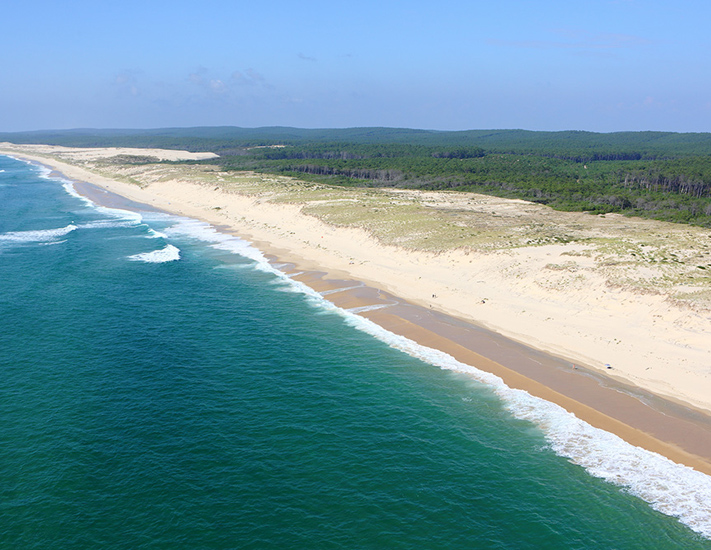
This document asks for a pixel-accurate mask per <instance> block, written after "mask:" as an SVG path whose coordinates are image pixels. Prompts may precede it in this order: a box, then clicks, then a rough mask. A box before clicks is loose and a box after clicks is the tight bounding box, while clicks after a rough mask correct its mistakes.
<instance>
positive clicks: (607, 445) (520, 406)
mask: <svg viewBox="0 0 711 550" xmlns="http://www.w3.org/2000/svg"><path fill="white" fill-rule="evenodd" d="M341 314H342V315H343V316H344V317H345V318H346V321H347V322H348V324H350V325H351V326H353V327H354V328H356V329H358V330H362V331H363V332H366V333H368V334H370V335H371V336H374V337H375V338H377V339H378V340H380V341H382V342H384V343H386V344H388V345H389V346H391V347H393V348H395V349H399V350H401V351H403V352H405V353H407V354H408V355H411V356H413V357H417V358H418V359H421V360H423V361H425V362H427V363H429V364H431V365H434V366H437V367H440V368H441V369H445V370H452V371H457V372H463V373H467V374H468V375H470V376H472V377H473V378H475V379H476V380H478V381H479V382H482V383H484V384H485V385H487V386H489V387H490V388H491V389H493V391H494V392H495V393H496V394H497V395H498V396H499V397H500V398H501V399H502V401H503V402H504V404H505V406H506V408H507V410H508V411H509V412H510V413H511V414H512V415H513V416H514V417H516V418H519V419H522V420H527V421H529V422H531V423H533V424H535V425H536V426H538V427H539V428H540V429H541V430H542V431H543V433H544V436H545V438H546V440H547V441H548V444H549V445H550V448H551V450H553V452H555V453H556V454H557V455H559V456H562V457H565V458H567V459H569V460H570V461H571V462H573V463H574V464H577V465H579V466H582V467H583V468H585V470H586V471H587V472H588V473H589V474H590V475H592V476H594V477H598V478H601V479H604V480H605V481H608V482H610V483H613V484H615V485H618V486H621V487H624V488H625V489H626V490H628V491H629V492H630V493H631V494H633V495H635V496H637V497H639V498H641V499H642V500H644V501H645V502H647V503H649V504H650V505H651V506H652V508H654V509H655V510H657V511H659V512H661V513H663V514H666V515H668V516H673V517H676V518H678V519H679V520H680V521H681V522H682V523H684V524H686V525H687V526H688V527H690V528H691V529H692V530H694V531H696V532H697V533H700V534H701V535H703V536H704V537H706V538H711V477H709V476H707V475H706V474H703V473H701V472H698V471H696V470H694V469H693V468H690V467H688V466H684V465H681V464H677V463H675V462H673V461H671V460H669V459H668V458H666V457H664V456H662V455H660V454H657V453H654V452H652V451H647V450H645V449H642V448H640V447H635V446H634V445H631V444H630V443H627V442H626V441H624V440H623V439H622V438H620V437H618V436H616V435H614V434H612V433H609V432H606V431H604V430H601V429H599V428H595V427H593V426H591V425H590V424H588V423H587V422H584V421H583V420H580V419H579V418H578V417H576V416H575V415H574V414H572V413H570V412H568V411H566V410H565V409H564V408H562V407H560V406H559V405H556V404H555V403H551V402H549V401H546V400H544V399H541V398H539V397H534V396H532V395H531V394H529V393H528V392H526V391H524V390H517V389H513V388H510V387H508V386H507V385H506V384H505V383H504V381H503V380H502V379H501V378H499V377H498V376H496V375H493V374H490V373H487V372H484V371H481V370H479V369H477V368H476V367H473V366H471V365H467V364H464V363H461V362H459V361H457V360H456V359H455V358H454V357H452V356H451V355H448V354H446V353H444V352H441V351H438V350H435V349H432V348H427V347H425V346H421V345H420V344H417V343H416V342H414V341H412V340H409V339H408V338H405V337H404V336H399V335H397V334H394V333H392V332H389V331H387V330H385V329H384V328H382V327H380V326H379V325H377V324H375V323H373V322H372V321H370V320H368V319H365V318H363V317H360V316H358V315H353V314H351V313H349V312H347V311H342V313H341Z"/></svg>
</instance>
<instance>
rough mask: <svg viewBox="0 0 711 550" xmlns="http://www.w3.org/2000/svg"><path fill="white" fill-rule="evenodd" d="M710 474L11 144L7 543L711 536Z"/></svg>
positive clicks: (4, 221) (613, 544)
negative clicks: (58, 173) (592, 423)
mask: <svg viewBox="0 0 711 550" xmlns="http://www.w3.org/2000/svg"><path fill="white" fill-rule="evenodd" d="M709 480H710V478H709V477H708V476H704V475H702V474H698V473H696V472H694V471H692V470H690V469H688V468H685V467H680V466H676V465H674V464H672V463H671V462H669V461H667V460H666V459H664V458H662V457H659V456H657V455H653V454H651V453H648V452H646V451H641V450H639V449H636V448H634V447H631V446H629V445H627V444H625V443H623V442H621V441H620V440H619V439H617V438H616V437H614V436H611V435H609V434H605V433H604V432H600V431H599V430H594V429H592V428H590V427H589V426H587V425H585V424H583V423H582V422H580V421H578V420H577V419H575V418H574V417H572V415H569V414H567V413H565V412H563V411H562V410H561V409H559V408H558V407H556V406H554V405H551V404H547V403H546V402H544V401H541V400H538V399H535V398H532V397H530V396H528V394H525V393H524V392H520V391H514V390H509V389H508V388H506V387H505V386H504V385H503V384H502V383H501V382H500V381H499V380H498V379H496V378H495V377H493V376H490V375H486V374H484V373H480V372H479V371H476V370H475V369H473V368H468V367H466V366H464V365H461V364H458V363H457V362H456V361H454V360H453V359H451V358H449V357H447V356H445V355H443V354H441V353H437V352H434V351H432V350H428V349H426V348H422V347H419V346H417V345H415V344H413V343H412V342H409V341H407V340H405V339H404V338H400V337H396V336H394V335H391V334H389V333H387V332H386V331H384V330H382V329H379V328H378V327H376V326H374V325H372V324H371V323H370V322H368V321H366V320H364V319H362V318H360V317H358V316H357V315H355V314H353V313H351V312H347V311H341V310H338V309H336V308H335V307H334V306H331V305H330V304H329V303H328V302H326V301H325V300H323V298H322V297H321V296H319V295H318V294H316V293H315V292H313V291H310V290H309V289H307V288H305V287H303V286H301V285H300V284H299V283H296V282H294V281H292V280H290V279H289V278H288V277H286V276H285V275H283V274H281V273H280V272H278V271H277V270H275V269H274V268H273V267H272V266H271V265H270V264H269V263H268V262H267V261H266V260H265V259H264V257H263V256H262V254H261V253H260V252H259V251H258V250H256V249H254V248H253V247H251V246H250V245H249V244H248V243H246V242H244V241H242V240H240V239H238V238H236V237H232V236H229V235H224V234H220V233H218V232H217V231H215V229H213V228H212V227H210V226H209V225H207V224H205V223H202V222H199V221H196V220H190V219H186V218H180V217H177V216H172V215H168V214H164V213H158V212H150V211H129V210H118V209H110V208H104V207H100V206H98V205H95V204H93V203H91V202H89V201H88V200H86V199H84V198H82V197H80V196H78V195H77V194H76V192H75V191H74V189H73V187H72V185H71V184H70V183H69V182H67V181H64V180H62V179H60V178H56V177H52V176H51V175H50V174H49V171H48V170H46V169H43V168H40V167H37V166H32V165H29V164H27V163H25V162H22V161H19V160H16V159H12V158H9V157H0V548H2V549H13V550H14V549H23V550H24V549H42V550H47V549H63V550H67V549H84V548H85V549H92V550H94V549H114V548H116V549H123V548H125V549H171V550H174V549H191V550H192V549H227V548H230V549H232V548H234V549H242V548H249V549H277V548H278V549H292V548H293V549H341V548H345V549H376V548H377V549H439V548H446V549H449V550H455V549H460V548H461V549H465V548H466V549H478V548H482V549H483V548H486V549H489V548H491V549H494V548H497V549H528V548H531V549H557V548H560V549H586V550H589V549H605V550H609V549H614V548H617V549H634V548H639V549H645V550H649V549H671V548H711V540H709V539H708V538H706V537H711V482H710V481H709ZM674 516H678V517H674Z"/></svg>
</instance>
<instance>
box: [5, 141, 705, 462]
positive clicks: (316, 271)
mask: <svg viewBox="0 0 711 550" xmlns="http://www.w3.org/2000/svg"><path fill="white" fill-rule="evenodd" d="M5 154H11V155H12V156H16V157H22V158H25V159H28V160H32V161H34V162H38V163H40V164H42V165H44V166H48V167H50V168H51V169H54V170H58V171H60V172H61V173H62V175H63V176H64V177H66V178H67V179H69V180H75V181H77V182H82V181H84V182H87V183H88V184H90V185H92V186H97V188H98V189H104V190H106V191H108V192H110V193H114V194H116V195H117V196H119V197H121V198H125V199H128V200H130V201H135V202H136V203H139V204H145V205H147V206H148V207H152V208H156V209H159V210H165V211H167V212H171V213H174V214H179V215H184V216H188V217H192V218H197V219H201V220H203V221H206V222H208V223H210V224H212V225H214V226H216V227H218V228H219V229H221V230H226V231H227V232H230V233H233V234H235V235H237V236H240V237H242V238H245V239H247V240H249V241H250V242H251V243H252V244H253V245H254V246H255V247H256V248H258V249H259V250H261V251H262V252H263V253H265V254H267V255H269V256H271V257H272V258H271V261H272V264H275V263H278V264H292V265H293V268H291V271H292V272H293V271H298V272H301V274H300V275H293V274H292V278H294V279H296V280H299V281H301V282H303V283H304V284H307V285H308V286H310V287H311V288H313V289H315V290H316V291H319V292H323V291H324V290H325V291H335V292H332V293H330V294H328V295H326V296H324V297H325V298H326V299H327V300H329V301H331V302H333V303H334V304H335V305H337V306H338V307H344V308H353V307H363V306H368V305H372V304H374V303H379V302H378V301H380V302H381V303H382V302H383V301H385V302H388V303H390V304H391V305H390V306H389V307H387V308H383V309H374V310H370V311H362V312H360V315H361V316H363V317H365V318H368V319H370V320H372V321H373V322H375V323H376V324H378V325H380V326H381V327H383V328H385V329H386V330H389V331H391V332H394V333H395V334H400V335H402V336H405V337H407V338H410V339H412V340H414V341H416V342H418V343H419V344H421V345H424V346H427V347H430V348H434V349H438V350H440V351H444V352H446V353H448V354H450V355H452V356H453V357H455V358H456V359H458V360H460V361H462V362H463V363H466V364H471V365H474V366H476V367H477V368H479V369H481V370H484V371H486V372H490V373H493V374H496V375H497V376H499V377H501V378H502V379H503V380H504V382H505V383H506V384H507V385H509V386H510V387H512V388H517V389H522V390H525V391H528V392H529V393H531V394H532V395H535V396H537V397H541V398H543V399H546V400H547V401H551V402H553V403H556V404H558V405H560V406H562V407H563V408H565V409H566V410H568V411H569V412H572V413H573V414H575V415H576V416H578V417H579V418H581V419H582V420H584V421H586V422H588V423H589V424H591V425H593V426H595V427H598V428H601V429H604V430H606V431H608V432H611V433H614V434H616V435H618V436H620V437H621V438H622V439H624V440H625V441H627V442H629V443H632V444H633V445H636V446H640V447H643V448H645V449H648V450H651V451H654V452H657V453H659V454H662V455H664V456H666V457H667V458H670V459H671V460H673V461H674V462H678V463H681V464H685V465H687V466H691V467H693V468H695V469H697V470H699V471H701V472H704V473H706V474H709V475H711V416H709V415H708V413H707V412H706V411H704V410H702V409H694V408H693V407H690V406H686V405H685V404H684V405H680V404H677V403H674V401H673V399H672V400H670V399H665V397H668V396H662V397H657V396H656V395H655V394H654V393H648V392H646V391H645V390H639V389H637V388H636V387H635V386H633V385H630V384H628V383H625V382H622V381H617V380H616V379H615V377H614V376H612V377H611V376H605V375H606V374H607V373H600V372H599V368H598V369H595V368H586V367H584V366H583V364H582V363H583V362H582V361H580V362H576V366H577V368H575V367H574V366H573V365H572V364H571V362H570V361H568V360H566V359H561V358H560V357H556V356H555V355H550V354H549V352H548V353H547V352H545V351H539V350H537V349H536V348H535V347H530V346H527V345H524V344H522V343H520V342H517V341H516V340H513V339H510V338H506V337H504V336H500V335H497V334H496V333H492V332H491V331H489V330H488V329H486V328H483V327H480V326H478V325H477V324H475V323H472V322H471V321H470V320H468V319H464V318H462V317H461V316H457V315H453V314H452V313H451V312H449V311H447V308H441V307H439V306H440V304H439V303H437V302H434V300H433V301H432V302H434V303H436V304H437V306H438V307H437V309H434V308H432V305H433V303H427V300H422V301H412V300H409V301H408V300H404V299H401V298H398V297H397V296H396V294H395V293H392V292H390V289H389V288H386V286H385V285H380V284H378V282H377V281H376V280H373V279H367V278H363V277H360V278H356V277H353V276H352V274H351V273H349V272H348V270H347V269H342V268H341V269H339V268H338V267H334V268H333V269H329V268H330V267H331V266H327V265H321V264H319V263H318V260H316V259H309V258H304V257H302V256H300V255H299V253H298V251H294V250H289V249H286V248H283V247H280V246H278V245H275V243H273V242H268V241H266V240H264V239H260V238H258V236H256V235H254V234H253V232H252V234H250V231H249V227H246V226H245V224H242V225H241V226H239V224H234V223H229V220H224V219H222V220H220V219H219V218H220V217H219V215H216V216H209V215H206V212H205V209H204V208H203V209H202V211H201V210H200V209H199V208H196V207H195V205H193V204H190V202H189V201H186V200H185V199H182V200H181V199H180V197H177V198H176V197H171V198H172V199H173V200H170V201H169V200H168V199H167V197H168V196H170V195H159V194H151V193H149V192H146V191H144V190H142V189H140V188H139V187H138V186H135V185H131V184H124V183H121V182H116V181H113V180H111V179H110V178H105V177H103V176H100V175H96V174H93V173H92V172H89V171H86V170H83V169H81V168H78V167H76V166H73V165H71V164H66V163H64V162H61V161H59V160H56V159H51V158H49V159H48V158H42V157H38V156H35V155H28V154H24V153H22V152H20V151H8V152H6V153H5ZM186 185H189V184H186ZM193 185H194V186H195V185H197V184H193ZM80 187H81V184H80ZM78 191H79V190H78ZM83 191H84V193H82V194H86V191H87V189H86V188H84V189H83ZM122 191H123V192H122ZM80 192H81V191H80ZM90 198H92V197H90ZM100 198H101V197H100V193H99V192H97V193H96V194H95V197H93V198H92V200H95V199H100ZM212 198H214V197H212ZM98 202H101V201H100V200H99V201H98ZM107 206H110V205H107ZM320 230H323V228H320ZM341 237H342V235H341ZM322 238H323V237H322ZM282 270H283V269H282ZM286 272H287V273H289V270H287V271H286ZM360 285H362V286H360ZM353 287H356V288H353ZM338 289H342V290H341V291H338ZM433 298H434V296H433ZM492 307H494V306H492ZM475 333H477V335H478V337H476V338H475V337H473V335H474V334H475ZM492 338H494V339H498V340H497V341H496V342H495V343H493V344H491V341H492ZM487 339H488V340H487ZM486 341H489V344H488V347H487V344H486ZM474 348H477V349H474ZM541 360H543V362H545V363H546V365H541V362H542V361H541ZM535 364H538V365H539V366H540V368H538V367H535ZM571 380H572V381H573V382H571ZM593 390H595V391H593ZM630 394H632V395H630ZM644 401H647V402H649V403H651V404H646V403H645V402H644Z"/></svg>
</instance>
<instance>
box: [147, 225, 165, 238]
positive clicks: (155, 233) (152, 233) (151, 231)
mask: <svg viewBox="0 0 711 550" xmlns="http://www.w3.org/2000/svg"><path fill="white" fill-rule="evenodd" d="M146 238H148V239H167V238H168V235H166V234H165V233H161V232H160V231H156V230H155V229H152V228H150V227H149V228H148V235H147V236H146Z"/></svg>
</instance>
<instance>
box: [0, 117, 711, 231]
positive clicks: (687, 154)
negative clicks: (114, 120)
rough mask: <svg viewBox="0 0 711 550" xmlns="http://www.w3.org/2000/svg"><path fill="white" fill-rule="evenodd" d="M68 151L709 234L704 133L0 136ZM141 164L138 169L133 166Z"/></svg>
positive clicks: (215, 131)
mask: <svg viewBox="0 0 711 550" xmlns="http://www.w3.org/2000/svg"><path fill="white" fill-rule="evenodd" d="M0 141H12V142H14V143H48V144H55V145H66V146H74V147H89V146H91V147H97V146H101V147H106V146H126V147H160V148H169V149H171V148H175V149H187V150H191V151H213V152H216V153H218V154H219V155H220V158H219V159H217V160H215V159H212V160H209V161H204V162H205V163H209V164H219V165H221V167H222V168H223V169H228V170H251V171H256V172H263V173H278V174H284V175H292V176H295V177H298V178H300V179H304V180H307V181H316V182H322V183H329V184H335V185H346V186H364V187H399V188H411V189H451V190H460V191H473V192H478V193H486V194H491V195H497V196H502V197H510V198H523V199H526V200H530V201H533V202H537V203H541V204H546V205H549V206H552V207H553V208H556V209H559V210H569V211H588V212H592V213H597V214H604V213H608V212H619V213H623V214H628V215H638V216H643V217H647V218H654V219H661V220H667V221H673V222H680V223H689V224H695V225H701V226H705V227H711V134H706V133H704V134H677V133H670V132H618V133H611V134H597V133H592V132H529V131H524V130H472V131H464V132H438V131H431V130H408V129H397V128H350V129H320V130H319V129H316V130H308V129H298V128H282V127H274V128H257V129H244V128H233V127H217V128H172V129H160V130H72V131H57V132H26V133H21V134H17V133H16V134H0ZM137 161H138V159H137Z"/></svg>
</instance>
